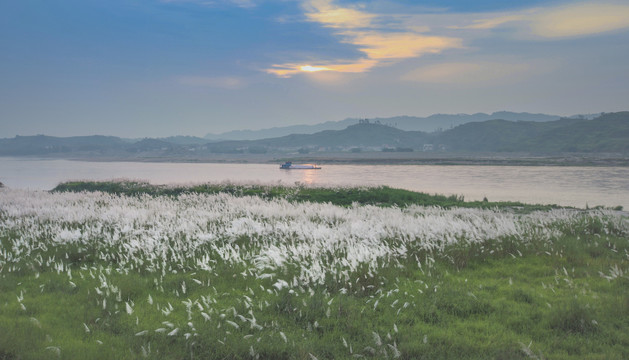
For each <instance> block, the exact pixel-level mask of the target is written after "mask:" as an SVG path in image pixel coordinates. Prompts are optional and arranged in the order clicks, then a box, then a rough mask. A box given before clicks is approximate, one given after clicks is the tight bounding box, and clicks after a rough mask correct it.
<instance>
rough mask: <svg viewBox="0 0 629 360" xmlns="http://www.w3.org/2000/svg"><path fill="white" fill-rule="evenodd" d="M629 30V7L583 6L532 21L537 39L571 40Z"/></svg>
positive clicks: (541, 15)
mask: <svg viewBox="0 0 629 360" xmlns="http://www.w3.org/2000/svg"><path fill="white" fill-rule="evenodd" d="M627 27H629V5H619V4H601V3H582V4H576V5H567V6H562V7H557V8H552V9H550V10H546V11H540V13H539V14H536V15H535V16H533V17H532V19H531V29H532V31H533V33H534V34H535V35H539V36H543V37H550V38H552V37H570V36H582V35H592V34H598V33H602V32H607V31H613V30H619V29H623V28H627Z"/></svg>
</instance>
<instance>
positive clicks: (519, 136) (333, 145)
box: [0, 112, 629, 160]
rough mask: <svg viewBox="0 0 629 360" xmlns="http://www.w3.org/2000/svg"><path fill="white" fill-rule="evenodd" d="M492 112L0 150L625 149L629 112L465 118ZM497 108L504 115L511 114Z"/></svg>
mask: <svg viewBox="0 0 629 360" xmlns="http://www.w3.org/2000/svg"><path fill="white" fill-rule="evenodd" d="M494 114H496V113H494ZM494 114H492V115H486V114H475V115H434V116H432V117H428V118H422V119H424V120H423V121H424V122H425V124H427V123H428V121H433V120H434V119H436V118H439V119H445V118H450V119H451V120H452V121H453V122H454V121H455V120H457V121H463V120H465V121H466V122H465V123H464V124H462V125H458V126H452V128H447V129H444V130H440V131H433V132H426V131H418V130H404V129H401V128H399V126H400V123H404V124H407V125H405V126H410V125H408V124H410V123H412V122H413V121H416V119H419V118H412V117H396V118H388V119H373V120H353V121H352V122H351V124H350V125H349V126H346V127H345V128H343V129H340V130H323V131H318V132H315V133H312V134H290V135H285V136H275V137H269V138H266V139H257V140H228V141H210V140H208V139H202V138H197V137H190V136H174V137H168V138H161V139H151V138H146V139H140V140H131V139H122V138H118V137H112V136H99V135H94V136H76V137H65V138H62V137H52V136H45V135H37V136H16V137H14V138H10V139H0V156H47V157H57V158H59V157H60V158H93V159H98V158H103V159H164V160H168V159H189V160H202V159H204V158H211V157H212V156H213V154H241V155H239V156H245V157H246V156H247V154H276V155H278V156H285V155H287V154H299V153H301V154H305V153H325V152H330V153H334V152H362V151H384V152H402V151H404V152H411V151H427V152H455V153H470V154H473V153H480V152H496V153H501V152H502V153H514V152H522V153H530V154H546V155H551V154H561V153H620V154H628V155H629V112H617V113H607V114H603V115H600V116H598V117H596V118H595V119H592V120H590V119H588V118H587V117H586V116H580V117H576V118H558V119H555V120H548V119H549V118H550V117H551V116H550V115H539V114H528V115H526V116H529V119H533V120H519V121H513V120H508V119H491V120H481V121H473V122H470V121H467V120H469V119H470V117H478V118H484V117H488V116H489V117H493V116H494ZM499 114H503V115H505V116H504V117H509V116H512V115H513V114H514V113H499ZM513 116H515V115H513ZM517 116H518V117H524V116H525V115H523V114H517ZM413 119H414V120H413ZM544 119H546V120H544ZM321 125H324V124H321ZM395 125H397V126H395Z"/></svg>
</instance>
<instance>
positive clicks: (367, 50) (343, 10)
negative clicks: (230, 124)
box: [267, 0, 462, 77]
mask: <svg viewBox="0 0 629 360" xmlns="http://www.w3.org/2000/svg"><path fill="white" fill-rule="evenodd" d="M305 7H306V9H307V13H306V17H307V18H308V20H310V21H313V22H317V23H320V24H322V25H323V26H326V27H330V28H334V29H338V30H337V32H336V35H338V36H339V37H341V41H342V42H343V43H347V44H351V45H354V46H356V47H357V48H358V50H359V51H361V52H363V53H364V54H365V57H364V58H361V59H358V60H354V61H347V60H334V61H329V62H326V61H322V62H320V63H318V64H297V63H287V64H276V65H273V66H272V67H271V68H270V69H267V72H268V73H270V74H274V75H277V76H280V77H291V76H293V75H295V74H299V73H302V72H312V69H313V68H316V69H317V71H333V72H342V73H361V72H367V71H369V70H371V69H372V68H374V67H375V66H378V65H382V64H389V63H392V62H395V61H399V60H403V59H408V58H414V57H418V56H421V55H423V54H427V53H439V52H441V51H443V50H445V49H450V48H456V47H461V43H462V41H461V40H460V39H457V38H452V37H445V36H427V35H424V34H421V33H419V32H417V31H414V30H416V29H421V30H422V31H426V30H427V28H426V27H425V26H419V25H418V24H413V25H412V26H411V27H407V28H406V29H402V30H401V31H399V29H398V31H389V29H385V28H383V25H375V20H377V15H374V14H370V13H367V12H364V11H361V10H359V9H357V8H349V7H340V6H336V5H334V4H332V2H331V1H330V0H311V1H309V2H308V3H307V4H306V5H305Z"/></svg>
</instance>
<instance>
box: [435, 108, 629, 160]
mask: <svg viewBox="0 0 629 360" xmlns="http://www.w3.org/2000/svg"><path fill="white" fill-rule="evenodd" d="M434 139H435V141H438V142H439V143H443V144H445V145H446V146H447V147H448V148H449V149H451V150H455V151H470V152H476V151H492V152H513V151H526V152H534V153H555V152H559V153H562V152H622V153H629V112H627V111H624V112H618V113H608V114H603V115H601V116H599V117H597V118H595V119H593V120H582V119H560V120H556V121H548V122H531V121H516V122H513V121H505V120H489V121H484V122H475V123H467V124H463V125H460V126H457V127H455V128H454V129H452V130H448V131H444V132H442V133H439V134H435V137H434Z"/></svg>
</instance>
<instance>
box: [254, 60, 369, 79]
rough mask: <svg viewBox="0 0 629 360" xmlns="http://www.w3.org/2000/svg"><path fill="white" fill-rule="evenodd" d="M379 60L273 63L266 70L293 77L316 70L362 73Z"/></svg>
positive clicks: (280, 75) (281, 75)
mask: <svg viewBox="0 0 629 360" xmlns="http://www.w3.org/2000/svg"><path fill="white" fill-rule="evenodd" d="M377 63H378V62H377V61H376V60H372V59H358V60H355V61H351V60H346V61H337V62H319V63H315V64H306V63H303V64H297V63H288V64H281V65H273V66H272V67H271V68H270V69H267V70H266V72H267V73H269V74H274V75H277V76H279V77H291V76H293V75H296V74H300V73H315V72H341V73H362V72H366V71H369V70H370V69H371V68H373V67H374V66H375V65H376V64H377Z"/></svg>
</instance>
